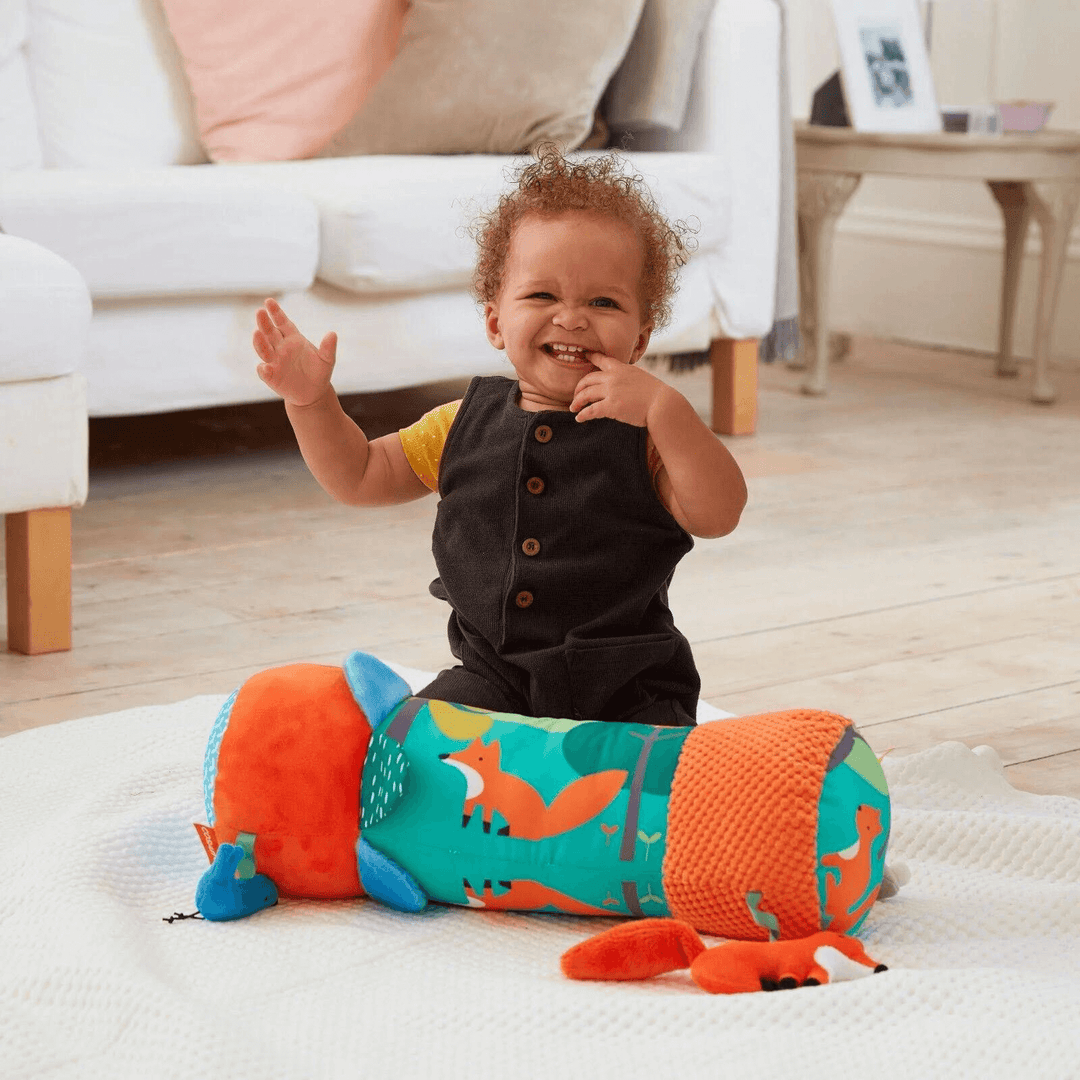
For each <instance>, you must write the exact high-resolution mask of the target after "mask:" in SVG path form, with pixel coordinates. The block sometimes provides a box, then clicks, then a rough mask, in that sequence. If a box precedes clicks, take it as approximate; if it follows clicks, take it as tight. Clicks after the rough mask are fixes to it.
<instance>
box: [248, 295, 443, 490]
mask: <svg viewBox="0 0 1080 1080" xmlns="http://www.w3.org/2000/svg"><path fill="white" fill-rule="evenodd" d="M256 324H257V328H256V330H255V333H254V335H253V336H252V345H253V347H254V349H255V352H256V353H257V354H258V357H259V359H260V361H261V363H260V364H259V366H258V368H257V371H258V374H259V378H260V379H262V380H263V382H264V383H266V385H267V386H269V387H270V389H271V390H273V391H274V393H276V394H277V395H279V396H280V397H281V398H282V399H283V400H284V402H285V411H286V413H287V414H288V417H289V422H290V423H291V424H292V427H293V431H294V432H295V434H296V441H297V442H298V443H299V444H300V453H301V454H303V456H304V461H305V462H307V466H308V468H309V469H310V470H311V473H312V475H313V476H314V477H315V479H316V480H318V481H319V483H320V484H321V485H322V487H323V488H324V490H325V491H326V492H327V493H328V494H330V495H332V496H333V497H334V498H335V499H337V500H338V502H343V503H348V504H350V505H352V506H384V505H386V504H388V503H400V502H409V501H410V500H412V499H418V498H420V496H421V495H426V494H427V493H428V489H427V487H425V486H424V484H423V483H422V482H421V481H420V479H419V478H418V477H417V475H416V473H415V472H413V470H412V466H410V465H409V462H408V459H407V458H406V457H405V451H404V449H403V448H402V445H401V439H400V438H399V437H398V435H397V434H396V433H395V434H393V435H384V436H383V437H382V438H379V439H375V440H373V441H371V442H369V441H368V438H367V436H366V435H365V434H364V433H363V431H361V429H360V428H359V426H358V425H357V424H356V423H355V422H354V421H353V420H351V419H350V418H349V417H348V416H347V415H346V414H345V411H344V410H343V409H342V407H341V403H340V402H339V401H338V397H337V394H335V393H334V388H333V386H332V385H331V384H330V376H331V374H332V373H333V370H334V364H335V363H336V361H337V335H336V334H334V333H329V334H327V335H326V337H324V338H323V340H322V344H321V345H320V346H319V347H318V348H316V347H315V346H314V345H313V344H312V343H311V342H310V341H308V339H307V338H306V337H304V335H303V334H301V333H300V331H299V330H298V329H297V328H296V326H295V325H294V324H293V323H292V321H291V320H290V319H289V317H288V316H287V315H286V314H285V312H284V310H282V308H281V305H280V304H278V303H277V302H276V301H275V300H267V301H266V303H265V305H264V307H263V308H262V309H261V310H260V311H259V312H258V314H257V316H256Z"/></svg>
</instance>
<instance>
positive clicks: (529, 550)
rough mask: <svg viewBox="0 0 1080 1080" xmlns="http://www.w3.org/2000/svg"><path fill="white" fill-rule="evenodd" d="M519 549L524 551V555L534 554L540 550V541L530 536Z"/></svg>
mask: <svg viewBox="0 0 1080 1080" xmlns="http://www.w3.org/2000/svg"><path fill="white" fill-rule="evenodd" d="M521 550H522V551H524V552H525V554H526V555H535V554H536V553H537V552H538V551H539V550H540V541H539V540H534V539H533V538H532V537H531V536H530V537H529V539H528V540H526V541H525V543H523V544H522V545H521Z"/></svg>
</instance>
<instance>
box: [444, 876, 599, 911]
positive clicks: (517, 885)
mask: <svg viewBox="0 0 1080 1080" xmlns="http://www.w3.org/2000/svg"><path fill="white" fill-rule="evenodd" d="M462 884H463V885H464V886H465V899H466V900H468V902H469V907H474V908H490V909H491V910H506V911H539V910H540V909H541V908H545V907H553V908H556V909H557V910H559V911H564V912H566V914H568V915H610V914H611V912H610V911H605V910H604V909H603V908H598V907H593V906H592V905H591V904H585V903H583V902H582V901H580V900H575V899H574V898H573V897H572V896H567V895H566V894H565V893H561V892H559V890H558V889H549V888H548V887H547V886H546V885H541V884H540V882H538V881H527V880H525V879H521V880H519V881H500V882H499V884H500V885H502V886H503V887H504V888H505V889H506V892H502V893H495V892H493V891H492V888H491V882H490V881H485V882H484V888H483V892H480V893H477V892H476V890H475V889H473V887H472V886H471V885H470V884H469V883H468V881H463V882H462Z"/></svg>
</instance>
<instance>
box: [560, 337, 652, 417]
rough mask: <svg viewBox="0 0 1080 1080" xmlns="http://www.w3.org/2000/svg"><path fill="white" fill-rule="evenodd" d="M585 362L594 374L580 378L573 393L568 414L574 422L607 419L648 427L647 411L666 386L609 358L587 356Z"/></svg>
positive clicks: (601, 355)
mask: <svg viewBox="0 0 1080 1080" xmlns="http://www.w3.org/2000/svg"><path fill="white" fill-rule="evenodd" d="M588 360H589V363H590V364H592V365H593V366H594V367H595V368H596V369H597V370H596V371H590V372H589V373H588V375H583V376H582V377H581V380H580V381H579V382H578V384H577V388H576V389H575V391H574V400H573V401H571V402H570V411H571V412H572V413H576V414H577V419H578V420H580V421H585V420H595V419H597V418H598V417H601V416H607V417H610V418H611V419H612V420H621V421H622V422H623V423H624V424H633V425H634V426H635V427H648V426H649V410H650V409H651V408H653V406H654V404H655V403H656V401H657V400H658V399H659V398H660V397H661V396H662V395H663V394H664V393H665V391H667V389H668V387H667V385H666V384H665V383H663V382H661V381H660V380H659V379H658V378H657V377H656V376H655V375H652V374H650V373H649V372H648V371H644V370H643V369H641V368H638V367H635V366H633V365H632V364H624V363H623V362H622V361H621V360H616V359H615V357H613V356H604V355H603V353H589V356H588Z"/></svg>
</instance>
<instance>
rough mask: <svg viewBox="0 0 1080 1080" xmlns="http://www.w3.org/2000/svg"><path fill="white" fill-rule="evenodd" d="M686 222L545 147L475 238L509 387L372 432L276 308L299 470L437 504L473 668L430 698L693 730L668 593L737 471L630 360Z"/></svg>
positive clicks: (726, 527) (726, 516)
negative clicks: (395, 428)
mask: <svg viewBox="0 0 1080 1080" xmlns="http://www.w3.org/2000/svg"><path fill="white" fill-rule="evenodd" d="M686 231H687V230H686V228H685V226H681V225H679V226H676V227H673V226H672V225H670V224H669V223H668V222H667V221H666V220H665V219H664V218H663V216H662V215H661V214H660V212H659V211H658V209H657V206H656V204H655V202H654V201H653V199H652V197H651V196H650V195H649V193H648V191H647V190H646V189H645V188H644V186H643V184H642V182H641V180H640V178H638V177H634V176H628V175H626V174H624V173H623V171H622V168H621V165H620V163H619V161H618V159H617V158H615V157H614V156H606V157H600V158H591V159H588V160H584V161H580V162H570V161H567V160H566V159H565V158H564V157H563V156H562V154H561V153H560V152H559V151H558V150H557V149H556V148H554V147H551V146H549V147H545V148H544V149H543V150H541V152H540V153H539V155H538V158H537V160H536V161H534V162H533V163H531V164H530V165H528V166H527V167H525V168H523V169H522V170H521V171H520V174H519V177H518V184H517V188H516V190H513V191H511V192H509V193H507V194H505V195H504V196H503V197H502V198H501V200H500V201H499V203H498V205H497V206H496V207H495V209H493V210H492V211H491V212H490V213H488V214H486V215H484V216H483V217H482V218H481V219H480V222H479V224H478V226H477V228H476V232H475V235H476V239H477V245H478V248H479V257H478V261H477V267H476V273H475V275H474V283H473V284H474V291H475V294H476V297H477V299H478V301H479V303H481V304H482V305H483V310H484V329H485V331H486V333H487V337H488V341H490V342H491V344H492V345H493V346H494V347H495V348H496V349H501V350H505V351H506V356H507V359H508V360H509V361H510V363H511V365H512V366H513V368H514V373H515V375H516V378H515V379H509V378H505V377H503V376H493V377H489V378H475V379H473V380H472V382H471V383H470V384H469V388H468V390H467V391H466V393H465V396H464V397H463V398H462V399H460V400H459V401H452V402H449V403H448V404H446V405H443V406H441V407H440V408H438V409H435V410H433V411H432V412H430V413H428V414H427V415H426V416H424V417H423V418H422V419H421V420H419V421H418V422H417V423H416V424H414V425H412V426H411V427H408V428H404V429H402V430H401V431H399V432H397V433H396V434H392V435H385V436H383V437H382V438H379V439H373V440H371V441H369V440H368V439H367V437H366V436H365V435H364V433H363V431H361V430H360V428H359V427H358V426H357V425H356V424H355V423H354V422H353V421H352V420H351V419H350V418H349V417H348V416H347V415H346V414H345V412H344V411H343V410H342V408H341V405H340V404H339V402H338V399H337V396H336V394H335V393H334V389H333V387H332V386H331V383H330V378H331V375H332V373H333V369H334V361H335V355H336V348H337V337H336V335H335V334H334V333H329V334H327V335H326V337H325V338H323V340H322V343H321V344H320V345H319V347H318V348H316V347H315V346H314V345H313V344H312V343H311V342H310V341H308V340H307V339H306V338H305V337H304V336H303V335H302V334H301V333H300V332H299V330H297V328H296V327H295V326H294V325H293V324H292V322H290V321H289V319H288V317H287V316H286V314H285V312H284V311H283V310H282V308H281V307H280V305H278V304H277V303H276V302H275V301H273V300H267V301H266V304H265V307H264V308H263V309H261V310H260V311H259V312H258V315H257V323H258V328H257V329H256V331H255V333H254V338H253V343H254V347H255V351H256V353H257V354H258V356H259V359H260V360H261V363H260V364H259V365H258V374H259V377H260V378H261V379H262V380H263V382H265V383H266V385H267V386H269V387H270V389H272V390H273V391H274V392H275V393H276V394H278V395H280V396H281V397H282V398H283V399H284V401H285V408H286V411H287V413H288V416H289V420H290V421H291V423H292V426H293V430H294V431H295V433H296V438H297V440H298V442H299V444H300V450H301V452H302V453H303V456H304V460H305V461H306V462H307V464H308V467H309V468H310V469H311V472H312V473H313V474H314V476H315V478H316V479H317V480H318V481H319V483H320V484H321V485H322V486H323V488H325V489H326V491H327V492H328V493H329V494H330V495H332V496H333V497H334V498H335V499H337V500H339V501H341V502H344V503H347V504H350V505H354V506H373V505H384V504H388V503H401V502H407V501H409V500H411V499H416V498H419V497H420V496H422V495H426V494H428V492H429V491H437V492H438V494H439V496H440V501H439V505H438V511H437V515H436V519H435V529H434V535H433V540H432V551H433V554H434V556H435V563H436V566H437V568H438V572H439V577H438V578H436V579H435V581H433V582H432V584H431V592H432V593H433V594H434V595H435V596H437V597H438V598H440V599H442V600H445V601H447V603H449V605H450V608H451V613H450V622H449V641H450V649H451V652H452V653H453V655H454V656H455V657H456V658H457V659H458V661H460V663H459V664H458V665H457V666H455V667H452V668H450V669H448V670H446V671H443V672H442V673H441V674H439V675H438V676H437V677H436V679H435V680H434V681H433V682H432V683H430V684H429V685H428V686H427V687H425V688H424V689H423V690H421V691H420V696H421V697H426V698H439V699H442V700H444V701H451V702H455V703H458V704H462V705H469V706H474V707H476V708H480V709H484V710H489V711H495V712H513V713H519V714H522V715H525V716H537V717H566V718H571V719H575V720H608V721H634V722H636V723H643V724H661V725H669V726H680V725H690V724H693V723H694V716H695V712H696V709H697V699H698V691H699V689H700V685H701V684H700V679H699V677H698V673H697V669H696V668H695V666H694V659H693V655H692V653H691V650H690V645H689V642H688V641H687V640H686V638H685V637H684V636H683V635H682V634H681V633H680V632H679V631H678V630H677V629H676V627H675V624H674V620H673V619H672V616H671V612H670V610H669V608H668V604H667V588H668V583H669V582H670V580H671V576H672V573H673V572H674V569H675V566H676V564H677V563H678V561H679V560H680V559H681V558H682V556H683V555H685V554H686V552H687V551H689V550H690V548H691V546H692V545H693V540H692V539H691V537H692V536H700V537H716V536H724V535H726V534H727V533H729V532H731V530H732V529H734V528H735V526H736V525H737V524H738V521H739V516H740V514H741V513H742V509H743V506H744V504H745V502H746V485H745V482H744V480H743V476H742V473H741V472H740V470H739V467H738V465H737V464H736V463H735V461H734V459H733V458H732V457H731V455H730V454H729V453H728V451H727V450H726V448H725V447H724V445H723V443H721V442H720V441H719V439H717V438H716V436H715V435H713V433H712V432H711V431H710V430H709V429H708V427H706V425H705V424H704V423H702V421H701V420H700V418H699V417H698V416H697V414H696V413H695V412H694V409H693V407H692V406H691V405H690V403H689V402H688V401H687V400H686V398H684V397H683V396H682V395H681V394H680V393H679V392H678V391H677V390H675V389H673V388H672V387H670V386H668V385H667V384H665V383H664V382H662V381H661V380H660V379H658V378H656V377H655V376H654V375H652V374H650V373H649V372H647V371H645V370H644V369H642V368H640V367H638V366H636V365H637V361H638V360H640V359H641V357H642V356H643V355H644V353H645V351H646V348H647V347H648V344H649V337H650V335H651V333H652V331H653V330H654V329H655V328H656V327H658V326H662V325H663V324H664V322H665V321H666V319H667V318H668V317H669V314H670V303H671V298H672V296H673V294H674V291H675V288H676V284H675V278H676V274H677V272H678V268H679V266H681V265H682V263H683V262H684V261H685V258H684V252H685V241H684V240H683V234H685V232H686Z"/></svg>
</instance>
